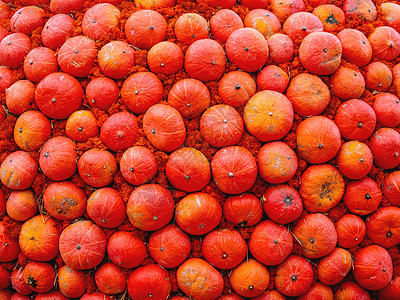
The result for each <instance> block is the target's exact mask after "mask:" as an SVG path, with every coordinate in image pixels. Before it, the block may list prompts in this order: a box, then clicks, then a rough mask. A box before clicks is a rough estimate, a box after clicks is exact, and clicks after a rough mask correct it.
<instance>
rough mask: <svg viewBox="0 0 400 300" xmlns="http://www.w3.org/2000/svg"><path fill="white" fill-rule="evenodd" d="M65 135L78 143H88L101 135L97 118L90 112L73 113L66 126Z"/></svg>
mask: <svg viewBox="0 0 400 300" xmlns="http://www.w3.org/2000/svg"><path fill="white" fill-rule="evenodd" d="M65 134H66V135H67V136H68V137H69V138H70V139H72V140H74V141H76V142H81V143H85V142H87V141H88V140H89V139H90V138H92V137H95V136H96V135H98V134H99V127H98V126H97V119H96V116H95V115H94V114H93V113H92V112H91V111H89V110H77V111H75V112H73V113H72V114H71V115H70V116H69V118H68V120H67V123H66V124H65Z"/></svg>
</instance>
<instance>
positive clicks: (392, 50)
mask: <svg viewBox="0 0 400 300" xmlns="http://www.w3.org/2000/svg"><path fill="white" fill-rule="evenodd" d="M368 40H369V42H370V43H371V47H372V53H373V55H374V57H376V58H377V59H380V60H387V61H390V60H393V59H395V58H397V57H398V56H399V55H400V50H399V46H400V34H399V33H398V32H397V31H396V30H394V29H393V28H392V27H389V26H380V27H377V28H375V30H374V31H373V32H372V33H371V34H370V35H369V37H368Z"/></svg>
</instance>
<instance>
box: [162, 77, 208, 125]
mask: <svg viewBox="0 0 400 300" xmlns="http://www.w3.org/2000/svg"><path fill="white" fill-rule="evenodd" d="M168 105H170V106H172V107H173V108H175V109H176V110H177V111H179V113H180V114H181V116H182V117H183V118H185V119H193V118H196V117H199V116H200V115H201V114H202V113H203V112H204V111H205V110H206V109H207V108H208V106H209V105H210V91H209V90H208V88H207V87H206V86H205V85H204V83H202V82H201V81H199V80H197V79H192V78H187V79H182V80H179V81H178V82H177V83H175V84H174V85H173V86H172V88H171V89H170V91H169V93H168Z"/></svg>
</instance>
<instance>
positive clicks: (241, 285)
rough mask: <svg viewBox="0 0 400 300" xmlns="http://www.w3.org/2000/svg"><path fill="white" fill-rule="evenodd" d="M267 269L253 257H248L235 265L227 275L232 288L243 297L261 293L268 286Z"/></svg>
mask: <svg viewBox="0 0 400 300" xmlns="http://www.w3.org/2000/svg"><path fill="white" fill-rule="evenodd" d="M269 281H270V275H269V272H268V269H267V267H266V266H264V265H263V264H261V263H259V262H258V261H256V260H255V259H249V260H248V261H244V262H242V263H241V264H240V265H239V266H238V267H236V268H235V269H234V270H233V271H232V273H231V275H230V276H229V282H230V284H231V286H232V289H233V290H234V291H235V292H236V293H238V294H239V295H241V296H243V297H256V296H259V295H261V294H262V293H263V292H264V291H265V290H266V289H267V287H268V285H269Z"/></svg>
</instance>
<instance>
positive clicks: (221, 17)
mask: <svg viewBox="0 0 400 300" xmlns="http://www.w3.org/2000/svg"><path fill="white" fill-rule="evenodd" d="M209 22H210V27H211V33H212V35H213V36H214V39H215V40H217V41H220V42H222V43H225V42H226V40H227V39H228V37H229V36H230V35H231V33H232V32H234V31H235V30H236V29H239V28H243V27H244V25H243V21H242V19H241V18H240V17H239V15H238V14H237V13H235V12H234V11H233V10H230V9H221V10H218V11H217V12H216V13H215V14H214V15H213V16H212V17H211V18H210V21H209Z"/></svg>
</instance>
